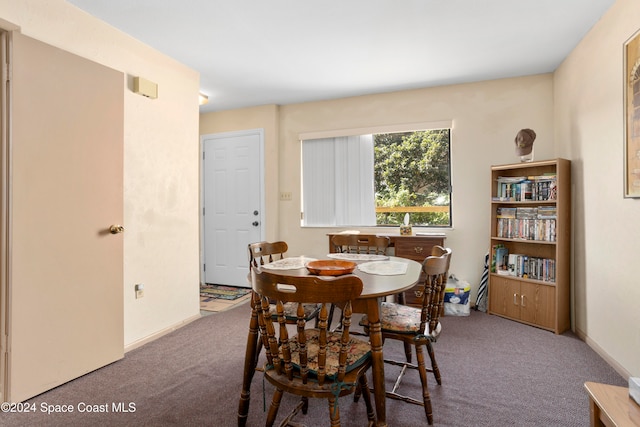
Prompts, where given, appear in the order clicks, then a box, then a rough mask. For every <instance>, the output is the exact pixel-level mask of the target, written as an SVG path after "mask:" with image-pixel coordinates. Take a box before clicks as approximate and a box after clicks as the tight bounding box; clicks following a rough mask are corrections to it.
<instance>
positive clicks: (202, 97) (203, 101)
mask: <svg viewBox="0 0 640 427" xmlns="http://www.w3.org/2000/svg"><path fill="white" fill-rule="evenodd" d="M208 102H209V97H208V96H207V95H205V94H204V93H202V92H200V105H204V104H207V103H208Z"/></svg>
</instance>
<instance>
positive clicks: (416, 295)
mask: <svg viewBox="0 0 640 427" xmlns="http://www.w3.org/2000/svg"><path fill="white" fill-rule="evenodd" d="M423 289H424V286H423V285H421V284H418V285H415V286H414V287H413V288H411V289H409V290H408V291H404V303H405V304H406V305H410V306H412V307H418V308H420V307H422V290H423Z"/></svg>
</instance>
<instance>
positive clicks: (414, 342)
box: [360, 249, 451, 424]
mask: <svg viewBox="0 0 640 427" xmlns="http://www.w3.org/2000/svg"><path fill="white" fill-rule="evenodd" d="M450 258H451V250H450V249H448V250H446V251H445V253H443V254H442V255H440V256H428V257H427V258H426V259H425V260H424V262H423V263H422V271H423V274H424V282H423V284H422V307H420V308H416V307H411V306H407V305H403V304H397V303H391V302H382V305H381V312H380V322H381V327H382V338H383V340H385V341H386V340H387V339H395V340H399V341H402V342H403V343H407V344H409V345H411V346H413V347H414V348H415V351H416V359H417V364H413V363H411V362H410V361H395V360H389V359H385V360H384V361H385V363H389V364H393V365H397V366H401V367H402V369H401V371H400V373H399V375H398V378H397V379H396V382H395V384H394V386H393V389H392V390H391V391H386V395H387V397H389V398H391V399H397V400H402V401H404V402H408V403H413V404H416V405H421V406H423V407H424V411H425V415H426V417H427V422H428V423H429V424H433V411H432V407H431V397H430V395H429V389H428V387H427V372H433V374H434V375H435V377H436V381H437V382H438V384H441V383H442V381H441V377H440V370H439V368H438V364H437V363H436V359H435V354H434V352H433V345H432V344H433V343H434V342H436V340H437V339H438V336H439V335H440V332H441V330H442V326H441V325H440V320H439V319H440V313H441V309H442V306H443V303H444V293H445V282H446V275H447V271H448V268H449V267H448V266H449V262H450ZM360 324H361V325H362V326H363V327H364V328H365V331H366V332H368V321H367V318H366V316H365V317H363V318H362V320H361V321H360ZM425 347H426V349H427V352H428V354H429V357H430V358H431V369H427V368H426V366H425V360H424V352H423V348H425ZM407 369H416V370H417V371H418V373H419V375H420V382H421V383H422V399H421V400H418V399H415V398H412V397H409V396H406V395H402V394H400V393H398V387H399V386H400V381H401V379H402V377H403V376H404V374H405V372H406V370H407Z"/></svg>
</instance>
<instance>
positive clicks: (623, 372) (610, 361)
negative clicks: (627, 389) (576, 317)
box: [576, 328, 631, 379]
mask: <svg viewBox="0 0 640 427" xmlns="http://www.w3.org/2000/svg"><path fill="white" fill-rule="evenodd" d="M576 335H577V336H578V338H580V339H581V340H582V341H584V342H585V343H586V344H587V345H588V346H589V347H590V348H591V350H593V351H595V352H596V353H597V354H598V356H600V357H602V358H603V359H604V361H605V362H607V363H608V364H609V366H611V367H612V368H613V369H614V370H615V371H616V372H617V373H619V374H620V376H622V377H623V378H625V379H629V377H630V376H631V373H630V372H629V371H627V370H626V369H625V368H624V367H623V366H622V365H620V364H619V363H618V362H617V361H616V360H615V359H614V358H613V357H611V356H610V355H609V354H608V353H607V352H606V351H604V350H603V349H602V347H600V346H599V345H598V344H597V343H596V342H595V341H594V340H592V339H591V338H589V336H588V335H587V334H585V333H584V332H583V331H581V330H580V329H578V328H576Z"/></svg>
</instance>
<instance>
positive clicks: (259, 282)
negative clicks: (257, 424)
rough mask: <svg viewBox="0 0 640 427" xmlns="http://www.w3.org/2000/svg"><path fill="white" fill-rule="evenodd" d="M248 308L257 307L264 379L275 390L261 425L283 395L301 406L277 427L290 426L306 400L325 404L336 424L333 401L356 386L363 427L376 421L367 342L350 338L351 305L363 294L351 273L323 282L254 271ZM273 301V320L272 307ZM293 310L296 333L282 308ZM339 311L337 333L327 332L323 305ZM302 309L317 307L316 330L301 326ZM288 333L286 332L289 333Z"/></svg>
mask: <svg viewBox="0 0 640 427" xmlns="http://www.w3.org/2000/svg"><path fill="white" fill-rule="evenodd" d="M252 276H253V290H254V293H253V304H254V305H255V306H256V307H257V311H258V323H259V328H260V336H261V339H262V342H263V346H264V348H265V354H266V358H267V360H266V363H265V365H264V376H265V378H266V379H267V381H269V382H270V383H271V384H272V385H273V386H275V390H274V394H273V399H272V403H271V407H270V409H269V412H268V414H267V421H266V426H272V425H273V423H274V422H275V419H276V417H277V415H278V409H279V406H280V401H281V399H282V397H283V394H284V393H285V392H286V393H291V394H294V395H297V396H300V397H301V398H302V399H301V402H300V403H299V404H298V405H297V406H296V408H294V410H293V412H292V413H291V414H290V415H288V416H287V417H286V418H285V419H284V420H283V421H281V423H280V425H281V426H285V425H289V424H290V423H292V422H291V419H292V418H293V417H294V416H295V415H296V414H297V413H298V412H299V411H300V410H302V413H303V414H306V412H307V409H308V398H322V399H327V400H328V403H329V417H330V419H331V423H330V424H331V425H332V426H339V425H340V411H339V409H338V398H339V397H340V396H345V395H348V394H351V393H354V392H355V390H356V389H357V388H358V387H360V389H361V390H362V396H363V398H364V401H365V404H366V408H367V418H368V425H369V426H372V425H373V423H374V422H375V415H374V412H373V407H372V405H371V396H370V392H369V388H368V382H367V376H366V371H367V369H369V368H370V366H371V346H370V345H369V343H368V341H367V340H363V339H359V338H357V337H354V336H351V335H350V334H349V328H350V325H351V314H352V310H351V301H352V300H354V299H355V298H357V297H358V296H359V295H360V293H361V292H362V280H361V279H360V278H359V277H357V276H355V275H352V274H349V275H345V276H340V277H330V278H324V277H319V276H288V275H282V274H277V273H273V272H269V271H266V270H265V269H259V268H256V269H253V270H252ZM272 301H275V302H276V303H275V316H274V312H273V309H274V305H273V304H272V303H271V302H272ZM286 303H293V304H294V305H295V306H296V315H297V326H296V328H295V332H294V331H293V328H291V327H290V326H289V327H288V323H287V320H286V318H285V314H284V305H285V304H286ZM332 303H339V304H341V306H343V307H344V324H343V330H342V331H340V332H331V331H330V330H329V329H328V327H327V317H328V308H329V307H328V306H329V305H330V304H332ZM303 304H320V305H321V309H320V314H319V322H318V325H317V327H316V326H314V325H310V322H306V320H305V313H304V307H303ZM290 331H291V332H290Z"/></svg>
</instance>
